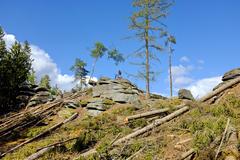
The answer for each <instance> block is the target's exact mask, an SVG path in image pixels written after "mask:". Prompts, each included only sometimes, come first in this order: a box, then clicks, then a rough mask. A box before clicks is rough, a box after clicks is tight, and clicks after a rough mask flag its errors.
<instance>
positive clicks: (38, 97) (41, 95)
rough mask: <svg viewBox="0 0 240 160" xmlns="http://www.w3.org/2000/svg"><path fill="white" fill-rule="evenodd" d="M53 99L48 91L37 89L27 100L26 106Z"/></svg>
mask: <svg viewBox="0 0 240 160" xmlns="http://www.w3.org/2000/svg"><path fill="white" fill-rule="evenodd" d="M52 100H54V98H53V96H52V95H51V94H50V92H48V91H39V92H36V94H35V95H34V96H33V97H32V98H31V99H30V100H29V103H28V107H32V106H35V105H38V104H43V103H47V102H48V101H52Z"/></svg>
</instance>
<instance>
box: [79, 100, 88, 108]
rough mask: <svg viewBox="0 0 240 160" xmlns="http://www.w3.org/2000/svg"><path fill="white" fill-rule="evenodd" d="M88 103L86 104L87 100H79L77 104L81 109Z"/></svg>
mask: <svg viewBox="0 0 240 160" xmlns="http://www.w3.org/2000/svg"><path fill="white" fill-rule="evenodd" d="M88 103H89V102H88V101H87V100H80V101H79V104H80V106H82V107H86V106H87V104H88Z"/></svg>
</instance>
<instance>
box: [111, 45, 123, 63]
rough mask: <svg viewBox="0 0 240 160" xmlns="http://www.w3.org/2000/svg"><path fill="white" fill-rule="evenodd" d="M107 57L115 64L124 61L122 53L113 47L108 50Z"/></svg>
mask: <svg viewBox="0 0 240 160" xmlns="http://www.w3.org/2000/svg"><path fill="white" fill-rule="evenodd" d="M108 58H109V59H113V60H114V63H115V65H118V64H119V63H122V62H124V61H125V59H124V57H123V55H122V54H121V53H119V51H118V50H117V49H116V48H113V49H111V50H109V51H108Z"/></svg>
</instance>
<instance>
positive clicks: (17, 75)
mask: <svg viewBox="0 0 240 160" xmlns="http://www.w3.org/2000/svg"><path fill="white" fill-rule="evenodd" d="M3 36H4V32H3V30H2V28H1V27H0V108H1V111H0V112H1V113H4V112H7V111H10V110H11V109H15V108H16V96H17V95H18V92H19V86H21V85H22V84H23V83H24V82H26V80H27V78H28V75H29V72H30V70H31V62H32V61H31V59H30V54H31V49H30V46H29V44H28V42H25V43H24V44H23V45H21V44H20V43H19V42H15V43H14V44H13V45H12V47H11V48H10V49H9V50H7V49H6V45H5V42H4V40H3Z"/></svg>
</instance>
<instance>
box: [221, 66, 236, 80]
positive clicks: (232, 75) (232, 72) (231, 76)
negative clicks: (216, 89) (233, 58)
mask: <svg viewBox="0 0 240 160" xmlns="http://www.w3.org/2000/svg"><path fill="white" fill-rule="evenodd" d="M239 76H240V68H235V69H232V70H230V71H228V72H226V73H225V74H224V75H223V77H222V81H228V80H231V79H235V78H237V77H239Z"/></svg>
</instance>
